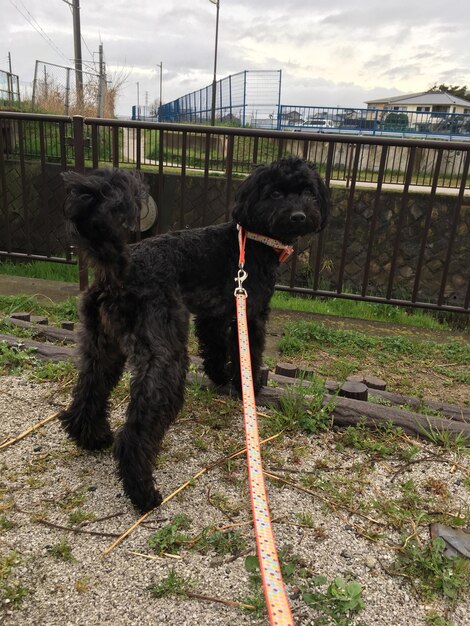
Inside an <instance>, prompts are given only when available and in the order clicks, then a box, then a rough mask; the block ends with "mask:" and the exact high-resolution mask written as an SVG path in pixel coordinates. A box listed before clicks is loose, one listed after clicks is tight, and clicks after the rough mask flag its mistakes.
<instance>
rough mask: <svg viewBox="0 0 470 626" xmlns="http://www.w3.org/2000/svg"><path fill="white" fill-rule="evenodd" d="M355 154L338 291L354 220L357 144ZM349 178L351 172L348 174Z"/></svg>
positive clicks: (341, 282) (341, 289) (340, 286)
mask: <svg viewBox="0 0 470 626" xmlns="http://www.w3.org/2000/svg"><path fill="white" fill-rule="evenodd" d="M355 148H356V149H355V154H354V164H353V165H352V176H351V183H350V187H349V197H348V205H347V208H346V223H345V225H344V236H343V247H342V250H341V261H340V265H339V272H338V285H337V287H336V292H337V293H341V292H342V291H343V279H344V269H345V267H346V252H347V249H348V238H349V231H350V229H351V220H352V212H353V206H354V193H355V191H356V179H357V170H358V166H359V157H360V155H361V146H360V145H356V146H355ZM348 179H349V174H348Z"/></svg>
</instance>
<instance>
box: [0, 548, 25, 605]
mask: <svg viewBox="0 0 470 626" xmlns="http://www.w3.org/2000/svg"><path fill="white" fill-rule="evenodd" d="M20 563H21V557H20V555H19V554H18V552H16V551H14V550H13V551H11V552H9V553H8V554H5V555H3V556H1V557H0V599H1V600H2V603H3V604H4V605H5V606H9V607H12V608H15V609H17V608H19V606H20V604H21V602H22V600H23V598H25V597H26V596H27V595H28V594H29V593H30V592H29V589H27V588H26V587H24V586H23V585H22V584H21V583H20V582H19V581H18V580H17V579H16V577H15V574H14V568H15V567H16V566H17V565H20Z"/></svg>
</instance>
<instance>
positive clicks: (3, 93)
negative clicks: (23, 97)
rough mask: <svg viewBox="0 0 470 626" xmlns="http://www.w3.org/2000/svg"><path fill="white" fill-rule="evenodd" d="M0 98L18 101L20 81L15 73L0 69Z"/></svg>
mask: <svg viewBox="0 0 470 626" xmlns="http://www.w3.org/2000/svg"><path fill="white" fill-rule="evenodd" d="M0 100H5V101H7V102H19V101H20V81H19V78H18V76H17V75H16V74H12V73H11V72H6V71H5V70H0Z"/></svg>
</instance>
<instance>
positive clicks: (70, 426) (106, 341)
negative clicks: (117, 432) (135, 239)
mask: <svg viewBox="0 0 470 626" xmlns="http://www.w3.org/2000/svg"><path fill="white" fill-rule="evenodd" d="M98 296H99V293H98V292H94V291H93V290H91V291H89V292H88V293H87V294H86V295H85V297H84V300H83V303H82V311H81V321H82V326H83V327H82V330H81V334H80V335H81V339H80V343H79V352H80V366H79V375H78V380H77V383H76V384H75V387H74V390H73V393H72V402H71V404H70V406H69V408H68V409H66V410H65V411H62V413H61V414H60V415H59V420H60V421H61V423H62V426H63V428H64V429H65V431H66V433H67V435H68V436H69V437H70V438H71V439H73V440H74V441H75V442H76V443H77V444H78V445H79V446H80V447H82V448H86V449H88V450H98V449H100V448H104V447H107V446H110V445H111V443H112V442H113V435H112V432H111V428H110V426H109V422H108V398H109V395H110V393H111V391H112V389H113V387H114V386H115V385H116V383H117V382H118V381H119V378H120V377H121V374H122V371H123V369H124V365H125V361H126V359H125V356H124V354H123V353H122V351H121V349H120V348H119V345H118V343H117V340H115V339H113V338H112V337H111V335H110V334H109V333H108V334H107V333H105V331H104V329H103V324H102V321H101V317H100V303H99V301H98Z"/></svg>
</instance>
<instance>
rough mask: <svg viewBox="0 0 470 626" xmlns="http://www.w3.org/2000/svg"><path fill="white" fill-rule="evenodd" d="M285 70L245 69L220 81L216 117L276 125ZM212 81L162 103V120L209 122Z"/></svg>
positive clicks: (237, 123) (254, 124)
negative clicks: (282, 76) (200, 87)
mask: <svg viewBox="0 0 470 626" xmlns="http://www.w3.org/2000/svg"><path fill="white" fill-rule="evenodd" d="M281 75H282V72H281V70H245V71H244V72H239V73H238V74H232V75H230V76H227V77H225V78H222V79H220V80H218V81H217V82H216V86H215V91H216V94H215V117H216V119H217V120H218V122H220V123H226V124H229V125H232V126H241V127H244V126H247V125H249V126H252V127H254V128H266V127H268V128H276V126H277V119H278V115H279V107H280V97H281ZM212 88H213V87H212V85H208V86H207V87H204V88H203V89H198V90H197V91H193V92H192V93H189V94H186V95H184V96H181V97H180V98H177V99H176V100H173V101H172V102H168V103H166V104H164V105H162V106H161V107H160V109H159V111H158V119H159V121H161V122H182V123H183V122H184V123H190V124H204V123H206V124H209V123H210V120H211V112H212V111H211V107H212Z"/></svg>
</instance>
